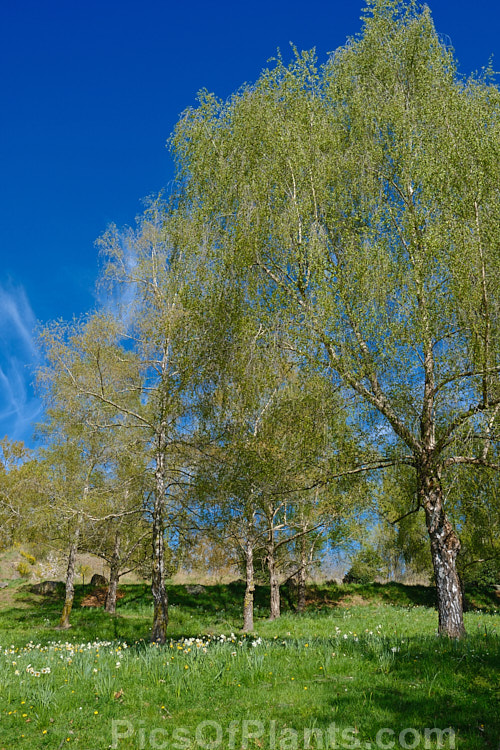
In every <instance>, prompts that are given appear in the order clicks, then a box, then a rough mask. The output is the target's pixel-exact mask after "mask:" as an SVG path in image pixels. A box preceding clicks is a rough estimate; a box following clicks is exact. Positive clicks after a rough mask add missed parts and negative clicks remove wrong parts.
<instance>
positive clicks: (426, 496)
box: [419, 467, 465, 638]
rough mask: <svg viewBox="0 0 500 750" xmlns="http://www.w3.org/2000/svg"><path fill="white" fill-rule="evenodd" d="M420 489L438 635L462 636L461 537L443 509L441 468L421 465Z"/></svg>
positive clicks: (463, 633)
mask: <svg viewBox="0 0 500 750" xmlns="http://www.w3.org/2000/svg"><path fill="white" fill-rule="evenodd" d="M419 492H420V496H421V501H422V505H423V506H424V510H425V520H426V524H427V531H428V532H429V538H430V541H431V554H432V565H433V568H434V577H435V579H436V591H437V600H438V613H439V634H440V635H447V636H449V637H450V638H461V637H462V636H463V635H465V628H464V619H463V600H462V588H461V585H460V578H459V575H458V572H457V566H456V559H457V555H458V552H459V551H460V540H459V539H458V537H457V535H456V533H455V531H454V529H453V527H452V525H451V523H450V522H449V521H448V519H447V518H446V514H445V512H444V509H443V495H442V487H441V480H440V476H439V471H438V470H434V471H429V470H426V467H421V468H420V472H419Z"/></svg>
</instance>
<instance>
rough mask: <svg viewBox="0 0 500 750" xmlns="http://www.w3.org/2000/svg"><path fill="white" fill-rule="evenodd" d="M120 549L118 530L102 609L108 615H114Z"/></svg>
mask: <svg viewBox="0 0 500 750" xmlns="http://www.w3.org/2000/svg"><path fill="white" fill-rule="evenodd" d="M120 548H121V535H120V530H119V529H117V530H116V534H115V546H114V549H113V555H112V557H111V564H110V566H109V586H108V593H107V594H106V604H105V606H104V609H105V610H106V612H109V614H110V615H114V614H116V592H117V589H118V580H119V578H120V551H121V549H120Z"/></svg>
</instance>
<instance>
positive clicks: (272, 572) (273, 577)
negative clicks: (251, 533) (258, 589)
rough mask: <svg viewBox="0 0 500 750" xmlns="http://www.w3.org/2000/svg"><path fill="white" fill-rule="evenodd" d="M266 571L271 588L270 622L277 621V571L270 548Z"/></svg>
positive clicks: (279, 611) (278, 590)
mask: <svg viewBox="0 0 500 750" xmlns="http://www.w3.org/2000/svg"><path fill="white" fill-rule="evenodd" d="M267 569H268V570H269V583H270V586H271V601H270V604H271V614H270V617H269V619H270V620H277V619H278V617H279V616H280V615H281V608H280V583H279V576H278V571H277V568H276V559H275V556H274V549H273V547H272V546H271V547H270V549H269V550H268V554H267Z"/></svg>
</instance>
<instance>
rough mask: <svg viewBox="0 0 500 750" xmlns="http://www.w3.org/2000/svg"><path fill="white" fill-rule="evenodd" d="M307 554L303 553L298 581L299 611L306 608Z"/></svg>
mask: <svg viewBox="0 0 500 750" xmlns="http://www.w3.org/2000/svg"><path fill="white" fill-rule="evenodd" d="M306 564H307V563H306V556H305V553H304V554H303V555H302V554H301V560H300V570H299V577H298V581H297V611H298V612H304V611H305V608H306Z"/></svg>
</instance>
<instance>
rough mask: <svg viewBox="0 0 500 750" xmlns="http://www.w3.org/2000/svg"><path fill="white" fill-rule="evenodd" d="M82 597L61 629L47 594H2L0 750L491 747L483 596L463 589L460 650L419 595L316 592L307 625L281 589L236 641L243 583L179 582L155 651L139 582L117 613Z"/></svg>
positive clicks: (493, 697)
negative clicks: (195, 586)
mask: <svg viewBox="0 0 500 750" xmlns="http://www.w3.org/2000/svg"><path fill="white" fill-rule="evenodd" d="M88 591H89V590H88V587H86V590H85V591H84V590H82V587H81V586H80V587H77V593H76V600H75V606H74V610H73V614H72V622H73V627H72V628H71V629H70V630H67V631H58V630H56V629H55V626H56V625H57V622H58V617H59V614H60V609H61V599H60V598H58V597H57V596H37V595H34V594H32V593H30V592H29V589H28V587H27V586H26V585H23V584H19V582H11V583H10V584H9V587H8V588H6V589H3V590H2V591H0V750H12V749H14V748H15V749H16V750H17V749H18V748H19V750H22V749H24V748H26V749H28V748H29V749H30V750H35V749H36V750H38V748H51V749H52V748H54V749H55V750H56V749H57V750H60V749H61V748H63V747H68V748H71V747H74V748H79V749H80V750H101V749H103V750H104V748H110V747H112V748H122V749H123V750H126V749H132V748H133V749H136V748H137V749H140V750H142V749H143V748H184V749H185V750H194V749H195V748H212V749H213V748H221V750H230V749H231V750H240V749H241V748H264V749H268V750H271V748H277V749H278V748H279V749H283V750H285V749H288V750H290V749H292V750H293V749H295V750H302V748H307V747H309V748H318V749H319V748H328V747H332V748H333V747H337V748H354V747H360V748H370V747H371V748H377V747H380V748H400V747H403V748H416V747H419V748H424V747H428V748H437V747H446V748H448V747H450V748H451V747H456V748H460V749H461V750H479V748H481V749H488V750H490V749H491V750H499V742H500V720H499V714H500V712H499V705H498V698H499V684H498V667H499V666H500V648H499V635H500V617H499V614H498V610H497V609H496V604H497V602H496V600H495V596H494V594H493V592H479V591H476V592H474V593H473V594H471V595H470V600H469V604H470V610H469V611H468V612H467V613H466V615H465V619H466V627H467V631H468V636H467V637H466V638H465V639H464V640H462V641H460V642H455V641H449V640H446V639H440V638H438V637H437V636H436V629H437V614H436V612H435V610H434V608H433V596H434V594H433V591H432V589H429V588H425V587H422V586H414V587H405V586H402V585H399V584H386V585H381V584H372V585H369V586H356V585H348V586H335V585H324V586H315V587H311V589H310V591H309V606H308V610H307V612H306V613H305V614H302V615H299V614H297V613H295V612H294V608H293V597H292V595H291V594H288V593H287V592H286V591H285V592H284V595H283V597H282V599H283V610H284V611H283V615H282V617H281V618H280V619H279V620H276V621H274V622H270V621H269V620H268V619H267V617H268V609H267V591H266V589H265V587H262V588H261V587H259V588H258V590H257V592H256V602H257V606H256V615H257V617H256V627H255V633H253V634H251V635H246V636H245V635H243V634H242V633H241V630H240V628H241V625H242V620H241V612H240V610H241V601H242V596H243V587H242V585H241V584H239V583H234V584H229V585H219V586H207V587H204V589H203V590H200V591H199V592H198V593H193V592H192V593H189V589H186V587H184V586H180V585H177V586H171V587H170V589H169V595H170V602H171V604H170V625H169V637H170V640H169V642H168V643H167V644H166V645H165V646H163V647H158V646H156V645H151V644H150V643H149V627H150V624H151V619H152V602H151V597H150V594H149V591H148V587H147V586H145V585H142V584H137V585H127V586H124V587H122V593H123V597H122V598H121V599H120V600H119V602H118V611H117V615H116V616H113V617H111V616H109V615H107V614H106V613H105V612H104V611H103V610H102V609H99V608H95V607H82V606H80V604H81V601H82V599H83V597H84V596H85V595H87V594H88ZM448 727H451V728H452V731H448V732H444V733H443V735H441V738H440V737H439V735H438V733H437V732H436V731H431V730H437V729H440V730H445V729H446V728H448Z"/></svg>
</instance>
